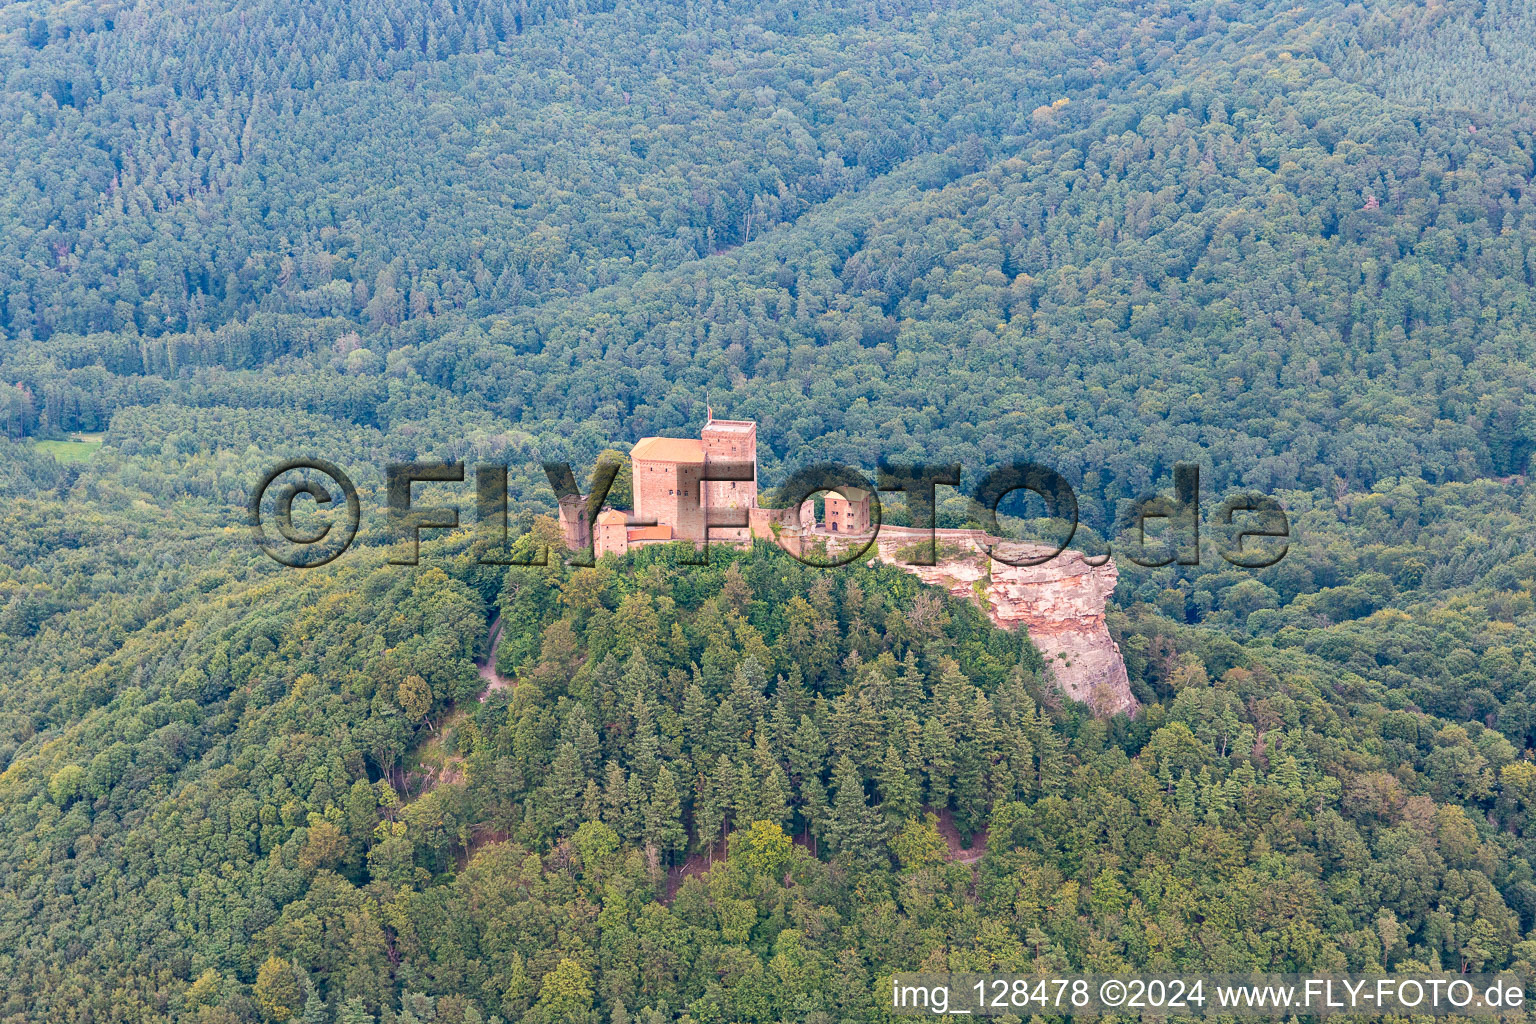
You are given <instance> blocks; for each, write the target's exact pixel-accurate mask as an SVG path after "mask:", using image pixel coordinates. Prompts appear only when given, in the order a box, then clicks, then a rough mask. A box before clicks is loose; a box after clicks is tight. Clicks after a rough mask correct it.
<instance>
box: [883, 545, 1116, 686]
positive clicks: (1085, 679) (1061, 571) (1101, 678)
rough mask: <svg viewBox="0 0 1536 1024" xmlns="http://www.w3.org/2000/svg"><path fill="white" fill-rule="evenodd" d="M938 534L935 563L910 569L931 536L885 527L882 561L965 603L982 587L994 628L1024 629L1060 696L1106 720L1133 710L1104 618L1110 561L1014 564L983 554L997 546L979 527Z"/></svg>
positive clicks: (1024, 548) (1006, 552)
mask: <svg viewBox="0 0 1536 1024" xmlns="http://www.w3.org/2000/svg"><path fill="white" fill-rule="evenodd" d="M936 533H937V541H938V546H939V552H938V564H937V565H932V566H923V565H908V564H906V562H907V558H908V556H910V554H911V548H912V545H913V544H915V543H917V542H919V541H921V540H923V539H925V538H926V534H925V533H924V532H922V531H918V530H911V529H907V528H903V527H896V526H886V527H882V528H881V530H880V536H879V539H878V540H877V541H876V545H877V547H878V548H879V552H880V555H879V557H880V560H881V561H882V562H887V563H889V564H892V565H896V566H898V567H899V568H901V569H904V570H906V571H907V572H910V573H912V574H914V575H916V576H917V577H918V578H919V579H921V580H923V581H924V582H925V583H931V584H934V585H935V586H940V587H943V588H944V589H946V590H948V591H949V592H950V593H951V594H953V595H954V596H955V597H958V598H960V599H962V600H967V601H972V602H976V601H977V600H978V598H979V597H980V596H981V595H980V594H978V590H980V591H981V592H982V593H984V594H985V602H986V611H987V614H988V615H989V616H990V617H991V619H992V621H993V622H994V623H996V624H997V625H999V626H1002V627H1003V628H1005V629H1018V628H1020V627H1023V628H1024V630H1025V631H1026V632H1028V633H1029V639H1030V640H1031V641H1032V642H1033V643H1034V645H1035V647H1037V648H1038V649H1039V650H1040V653H1041V654H1042V655H1043V656H1044V657H1045V663H1046V666H1047V671H1048V672H1049V674H1050V675H1051V677H1052V678H1053V680H1054V681H1055V683H1056V685H1057V687H1059V688H1060V689H1061V690H1062V692H1064V693H1066V694H1067V695H1068V696H1070V697H1072V698H1073V699H1074V700H1080V701H1084V702H1086V703H1087V704H1089V705H1091V706H1092V707H1093V709H1094V711H1095V712H1097V713H1098V714H1101V715H1113V714H1117V713H1119V712H1126V713H1127V714H1131V713H1134V712H1135V710H1136V706H1137V705H1136V698H1135V697H1133V696H1131V684H1130V679H1129V678H1128V677H1127V676H1126V673H1125V662H1124V661H1123V660H1122V659H1121V657H1120V647H1119V645H1117V644H1116V643H1115V641H1114V640H1113V639H1112V638H1111V637H1110V635H1109V627H1108V625H1107V624H1106V622H1105V620H1104V604H1105V602H1106V601H1107V600H1108V599H1109V595H1110V594H1111V593H1113V591H1114V589H1115V582H1116V580H1118V579H1119V576H1120V574H1119V570H1117V569H1116V568H1115V563H1114V562H1113V561H1112V560H1107V561H1105V563H1104V564H1103V565H1100V566H1093V565H1089V564H1088V563H1087V562H1085V561H1083V557H1082V555H1081V554H1079V553H1078V552H1076V551H1063V552H1062V553H1061V554H1060V555H1058V556H1057V557H1055V558H1053V559H1051V560H1050V561H1049V562H1046V563H1044V564H1043V565H1036V566H1012V565H1008V564H1006V563H1003V562H999V561H996V560H994V559H992V558H990V557H988V556H987V555H986V554H985V553H984V551H985V549H984V548H983V546H982V545H983V544H992V543H997V541H996V538H989V537H987V536H986V535H985V534H983V533H980V532H979V531H975V530H938V531H936ZM1048 550H1049V549H1047V548H1042V547H1037V546H1030V545H1022V544H1010V543H1006V542H1005V543H1003V544H1002V546H1001V548H1000V549H999V552H998V553H999V554H1002V555H1003V556H1004V557H1009V558H1017V557H1018V554H1017V552H1030V553H1034V554H1044V553H1046V552H1047V551H1048ZM898 553H901V554H900V555H898ZM978 581H981V586H980V587H978V586H977V583H978Z"/></svg>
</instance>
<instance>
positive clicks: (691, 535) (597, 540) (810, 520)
mask: <svg viewBox="0 0 1536 1024" xmlns="http://www.w3.org/2000/svg"><path fill="white" fill-rule="evenodd" d="M706 408H707V407H706ZM629 461H630V467H631V472H632V473H633V476H634V494H635V502H634V503H635V509H634V513H633V515H626V514H625V513H623V512H620V511H619V510H618V509H613V508H610V509H604V510H603V511H602V512H601V513H600V514H599V515H598V517H597V520H596V522H595V523H593V524H592V531H593V535H592V537H591V541H592V552H593V554H594V555H595V556H596V557H598V558H601V557H603V556H604V555H609V554H612V555H624V554H627V553H628V552H629V551H630V549H632V548H637V547H643V546H644V545H647V544H667V543H671V542H672V541H690V542H692V543H694V544H703V543H704V542H705V540H706V539H707V540H708V542H709V543H711V544H730V545H733V546H735V547H747V546H749V545H750V544H751V543H752V539H753V538H754V537H756V538H759V539H762V540H778V541H779V542H780V543H781V544H782V545H785V546H788V547H790V548H791V550H798V549H799V548H800V546H801V544H802V543H803V540H802V538H804V537H806V536H809V535H811V534H816V533H826V534H835V535H839V536H846V535H849V534H852V535H858V534H868V533H869V531H870V515H869V493H868V492H867V491H860V490H856V489H854V488H848V490H849V491H850V492H851V493H850V494H848V495H847V496H844V495H841V494H838V493H837V492H831V493H829V494H828V495H827V496H826V499H825V503H824V508H825V519H826V523H825V526H824V528H823V529H822V530H820V531H818V530H817V527H816V521H815V510H814V507H813V506H812V504H811V502H809V501H807V502H805V503H804V504H803V505H802V506H801V507H800V509H799V510H798V512H796V511H795V510H781V509H766V508H760V507H759V506H758V504H757V423H756V421H754V420H717V419H715V417H714V411H713V410H709V411H708V412H707V414H706V418H705V421H704V427H703V429H702V430H700V431H699V436H698V437H697V438H692V437H642V438H641V439H640V440H639V441H637V442H635V446H634V447H633V448H631V449H630V452H629ZM726 467H733V468H734V472H732V471H730V470H728V469H727V468H726ZM711 468H713V469H714V470H716V471H715V472H708V470H709V469H711ZM723 475H732V476H738V477H744V479H736V480H720V479H706V477H717V476H723ZM727 522H729V523H730V524H731V525H726V523H727ZM706 523H707V524H709V526H708V530H707V531H706V528H705V524H706ZM560 524H561V527H562V529H563V531H564V534H565V543H566V546H568V547H570V548H572V549H573V550H577V549H581V548H584V547H586V546H587V540H588V537H587V533H586V531H587V524H586V521H585V517H584V516H583V509H582V507H581V503H580V501H579V499H578V500H569V499H568V500H566V501H562V502H561V505H560Z"/></svg>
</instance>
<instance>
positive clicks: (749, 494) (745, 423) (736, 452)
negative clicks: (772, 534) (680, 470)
mask: <svg viewBox="0 0 1536 1024" xmlns="http://www.w3.org/2000/svg"><path fill="white" fill-rule="evenodd" d="M700 440H701V443H702V444H703V448H704V462H705V465H708V464H710V463H722V462H737V463H748V464H750V465H751V467H752V479H750V480H707V481H705V483H704V507H705V508H706V509H724V508H730V509H738V510H739V511H740V512H741V514H742V522H743V523H745V522H746V518H745V516H746V513H747V510H748V509H754V508H756V507H757V423H756V421H754V420H717V419H715V417H714V413H713V410H711V412H710V414H709V418H708V420H707V421H706V422H705V424H704V429H703V430H702V431H700ZM709 536H710V539H711V540H717V541H720V542H721V543H726V544H730V543H736V544H745V543H747V542H748V541H749V539H750V534H749V532H748V528H747V527H746V526H739V527H715V528H713V529H711V530H710V533H709Z"/></svg>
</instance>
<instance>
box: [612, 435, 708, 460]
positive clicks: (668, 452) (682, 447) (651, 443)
mask: <svg viewBox="0 0 1536 1024" xmlns="http://www.w3.org/2000/svg"><path fill="white" fill-rule="evenodd" d="M629 457H630V459H631V460H633V461H635V462H640V461H645V462H703V461H704V442H703V441H700V440H698V439H697V438H693V437H642V438H641V439H640V440H638V441H636V442H635V446H634V447H633V448H631V449H630V452H629Z"/></svg>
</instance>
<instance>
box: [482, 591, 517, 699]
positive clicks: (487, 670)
mask: <svg viewBox="0 0 1536 1024" xmlns="http://www.w3.org/2000/svg"><path fill="white" fill-rule="evenodd" d="M500 646H501V615H500V614H499V613H498V614H497V616H496V618H495V619H494V620H492V622H491V650H490V653H489V654H487V655H486V656H485V659H484V660H483V661H477V662H475V664H476V665H478V666H480V678H481V679H484V680H485V683H486V686H485V692H484V693H482V694H481V695H480V699H481V700H482V701H483V700H485V698H487V697H489V696H490V695H491V691H493V690H506V689H510V688H511V686H512V680H510V679H508V678H506V677H505V676H501V675H498V674H497V673H496V648H498V647H500Z"/></svg>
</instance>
